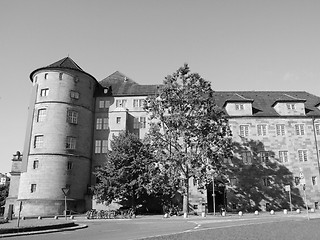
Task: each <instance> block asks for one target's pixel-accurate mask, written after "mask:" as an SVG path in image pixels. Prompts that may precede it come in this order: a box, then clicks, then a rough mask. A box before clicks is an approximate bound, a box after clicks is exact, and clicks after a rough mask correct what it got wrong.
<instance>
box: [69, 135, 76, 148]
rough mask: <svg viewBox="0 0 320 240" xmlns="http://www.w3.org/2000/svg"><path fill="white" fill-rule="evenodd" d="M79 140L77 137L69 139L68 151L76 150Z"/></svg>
mask: <svg viewBox="0 0 320 240" xmlns="http://www.w3.org/2000/svg"><path fill="white" fill-rule="evenodd" d="M76 142H77V139H76V138H75V137H67V141H66V149H76Z"/></svg>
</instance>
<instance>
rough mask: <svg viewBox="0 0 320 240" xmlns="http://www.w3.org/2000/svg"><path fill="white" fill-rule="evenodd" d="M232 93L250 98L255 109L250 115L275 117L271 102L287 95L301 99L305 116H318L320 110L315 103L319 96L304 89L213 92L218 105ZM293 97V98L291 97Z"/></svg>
mask: <svg viewBox="0 0 320 240" xmlns="http://www.w3.org/2000/svg"><path fill="white" fill-rule="evenodd" d="M234 94H239V95H241V96H243V97H244V98H247V99H252V100H253V102H252V107H253V109H255V111H254V112H253V115H252V116H257V117H275V116H279V114H278V113H277V112H276V111H275V110H274V108H273V104H274V103H275V102H276V101H277V100H278V99H282V98H284V96H287V95H289V96H290V97H288V96H287V97H288V98H290V99H295V101H297V99H298V100H301V101H302V100H303V101H304V103H305V108H307V109H308V112H306V116H319V117H320V110H319V109H318V108H317V107H316V105H317V104H318V103H319V102H320V97H318V96H315V95H313V94H310V93H307V92H304V91H216V92H214V94H213V97H214V98H215V102H216V104H217V105H218V106H220V107H223V106H224V104H225V102H226V101H227V100H228V99H230V98H231V97H232V96H233V95H234ZM292 97H293V98H292Z"/></svg>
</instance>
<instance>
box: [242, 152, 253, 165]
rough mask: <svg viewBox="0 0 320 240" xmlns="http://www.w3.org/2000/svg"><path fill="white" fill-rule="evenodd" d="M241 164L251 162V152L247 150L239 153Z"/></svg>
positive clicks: (249, 163)
mask: <svg viewBox="0 0 320 240" xmlns="http://www.w3.org/2000/svg"><path fill="white" fill-rule="evenodd" d="M241 157H242V161H243V164H246V165H251V164H252V154H251V152H249V151H245V152H242V153H241Z"/></svg>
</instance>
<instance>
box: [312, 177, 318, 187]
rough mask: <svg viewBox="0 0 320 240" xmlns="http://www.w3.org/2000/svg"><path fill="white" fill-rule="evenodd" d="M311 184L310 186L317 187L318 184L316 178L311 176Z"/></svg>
mask: <svg viewBox="0 0 320 240" xmlns="http://www.w3.org/2000/svg"><path fill="white" fill-rule="evenodd" d="M311 182H312V186H315V185H317V184H318V181H317V177H316V176H312V177H311Z"/></svg>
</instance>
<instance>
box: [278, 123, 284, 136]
mask: <svg viewBox="0 0 320 240" xmlns="http://www.w3.org/2000/svg"><path fill="white" fill-rule="evenodd" d="M276 134H277V136H285V135H286V130H285V124H282V123H281V124H276Z"/></svg>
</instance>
